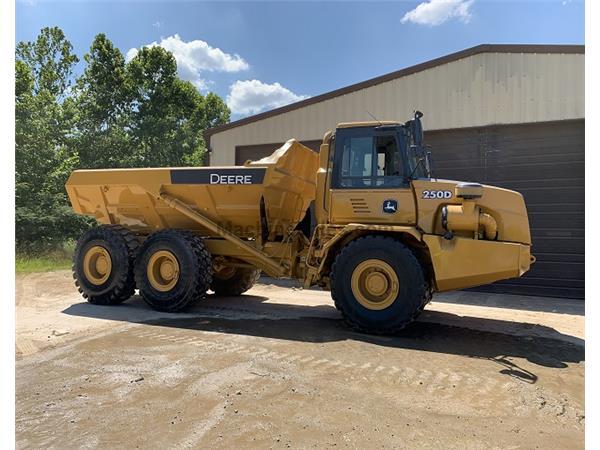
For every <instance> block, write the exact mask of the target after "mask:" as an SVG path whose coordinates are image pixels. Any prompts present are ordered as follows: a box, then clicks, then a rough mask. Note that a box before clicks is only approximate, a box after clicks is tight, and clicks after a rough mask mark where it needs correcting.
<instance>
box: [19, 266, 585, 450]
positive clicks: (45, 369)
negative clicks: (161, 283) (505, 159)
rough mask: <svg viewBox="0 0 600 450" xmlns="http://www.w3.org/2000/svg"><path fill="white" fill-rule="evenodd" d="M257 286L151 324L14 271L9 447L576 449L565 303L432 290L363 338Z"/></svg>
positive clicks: (580, 358) (574, 362) (572, 327)
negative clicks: (427, 298) (411, 315)
mask: <svg viewBox="0 0 600 450" xmlns="http://www.w3.org/2000/svg"><path fill="white" fill-rule="evenodd" d="M269 283H271V282H270V281H269V280H262V284H258V285H257V286H256V287H254V288H253V289H252V290H251V291H249V292H248V294H247V295H244V296H242V297H239V298H215V297H212V296H210V297H209V298H208V299H206V300H205V301H204V302H202V303H201V304H198V305H197V306H195V307H194V308H192V310H191V311H189V312H188V313H186V314H165V313H158V312H155V311H151V310H150V309H149V308H148V307H146V306H145V304H144V303H143V301H141V299H139V298H138V297H134V298H133V299H131V300H129V301H128V302H126V303H125V304H123V305H120V306H117V307H100V306H94V305H90V304H87V303H85V302H83V301H82V300H81V299H80V298H79V297H78V294H77V292H76V290H75V288H74V287H73V284H72V279H71V276H70V273H68V272H66V271H61V272H52V273H45V274H30V275H25V276H18V277H17V298H16V302H17V348H16V353H17V367H16V372H17V374H16V375H17V386H16V390H17V396H16V409H17V419H16V438H17V446H18V448H58V449H67V448H81V447H86V448H124V447H127V448H166V447H168V448H171V447H173V448H179V447H186V448H187V447H203V448H207V447H208V448H232V447H237V448H249V447H253V448H256V447H259V448H265V447H266V448H290V447H292V448H312V447H315V448H316V447H318V448H322V447H344V448H346V447H348V448H361V449H362V448H388V447H393V448H414V447H417V446H418V447H422V448H440V447H442V448H460V449H465V448H486V449H487V448H517V447H518V448H583V440H584V366H585V348H584V340H583V338H584V335H583V319H584V317H583V304H582V302H580V303H578V302H572V301H568V300H555V299H539V298H537V299H536V298H520V297H516V296H512V297H511V296H492V295H490V294H480V293H472V292H465V293H453V294H447V295H440V296H436V297H434V302H432V304H431V305H429V306H428V307H427V309H426V311H425V313H424V314H423V315H422V316H421V318H420V319H419V320H418V321H417V322H415V323H414V324H413V325H411V326H410V327H409V328H408V329H407V330H406V331H405V332H404V333H403V334H402V335H401V336H397V337H374V336H368V335H364V334H359V333H355V332H353V331H351V330H349V329H348V328H346V326H345V325H344V323H343V322H342V321H341V319H340V316H339V314H338V312H337V311H336V310H335V308H334V307H333V304H332V302H331V299H330V297H329V294H328V293H327V292H322V291H319V290H302V289H298V288H295V287H293V286H291V285H288V284H285V283H277V284H272V283H271V284H269ZM502 306H509V308H506V307H502Z"/></svg>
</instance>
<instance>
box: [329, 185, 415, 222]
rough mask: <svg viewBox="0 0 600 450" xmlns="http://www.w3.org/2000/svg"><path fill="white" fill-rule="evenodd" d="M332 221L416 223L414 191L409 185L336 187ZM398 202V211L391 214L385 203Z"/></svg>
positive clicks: (331, 211)
mask: <svg viewBox="0 0 600 450" xmlns="http://www.w3.org/2000/svg"><path fill="white" fill-rule="evenodd" d="M330 195H331V200H330V208H329V223H331V224H334V225H337V224H347V223H364V224H379V225H414V224H415V223H416V220H417V215H416V211H415V199H414V195H413V191H412V189H410V188H407V189H371V190H369V189H334V190H332V191H331V194H330ZM388 199H394V200H396V201H397V202H398V211H397V212H396V213H394V214H387V213H385V212H384V211H383V203H384V202H385V201H386V200H388Z"/></svg>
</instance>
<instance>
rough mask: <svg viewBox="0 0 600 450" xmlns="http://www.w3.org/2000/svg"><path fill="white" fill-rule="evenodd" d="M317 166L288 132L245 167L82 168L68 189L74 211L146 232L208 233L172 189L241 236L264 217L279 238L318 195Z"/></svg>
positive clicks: (252, 233)
mask: <svg viewBox="0 0 600 450" xmlns="http://www.w3.org/2000/svg"><path fill="white" fill-rule="evenodd" d="M317 167H318V154H317V153H315V152H314V151H313V150H311V149H310V148H308V147H306V146H304V145H302V144H300V143H299V142H297V141H296V140H294V139H291V140H289V141H287V142H286V143H285V144H284V145H283V146H281V147H280V148H279V149H277V150H275V151H274V152H273V154H272V155H270V156H269V157H267V158H263V159H261V160H259V161H254V162H248V163H246V164H245V165H244V166H235V167H201V168H190V167H181V168H150V169H146V168H144V169H108V170H77V171H75V172H73V173H72V174H71V176H70V177H69V180H68V181H67V183H66V189H67V193H68V195H69V199H70V201H71V204H72V205H73V209H74V210H75V212H77V213H80V214H85V215H89V216H92V217H95V218H96V220H98V221H99V222H101V223H105V224H121V225H124V226H126V227H127V228H129V229H131V230H134V231H137V232H141V233H149V232H152V231H155V230H159V229H164V228H183V229H190V230H196V231H198V232H200V233H201V234H203V235H207V236H210V235H211V232H210V231H209V230H203V229H202V227H201V226H200V225H199V224H198V223H197V222H195V221H193V220H191V219H190V218H188V217H186V216H185V215H183V214H181V213H180V212H178V211H177V210H175V209H173V208H171V207H170V206H169V205H168V204H167V203H166V202H165V201H164V200H163V199H161V197H160V195H161V194H167V195H169V196H170V197H174V198H176V199H178V200H180V201H182V202H183V203H185V204H186V205H187V206H189V207H190V208H192V209H193V210H195V211H198V212H201V213H202V214H203V215H205V216H206V217H208V218H210V219H211V220H213V221H214V222H216V223H217V224H219V225H220V226H221V227H223V228H226V229H228V230H229V231H231V232H233V233H235V234H236V235H237V236H239V237H244V238H256V237H257V236H258V235H259V233H261V230H262V232H263V233H264V230H265V227H264V224H266V225H267V230H268V234H269V235H270V236H271V237H276V236H278V235H285V234H286V232H287V231H289V230H290V229H293V228H294V227H295V226H296V225H297V224H298V222H299V221H300V220H302V218H303V217H304V215H305V213H306V210H307V209H308V207H309V205H310V202H311V201H313V200H314V198H315V189H316V172H317ZM261 205H264V206H261ZM261 218H262V223H263V226H262V227H261ZM265 221H266V222H265Z"/></svg>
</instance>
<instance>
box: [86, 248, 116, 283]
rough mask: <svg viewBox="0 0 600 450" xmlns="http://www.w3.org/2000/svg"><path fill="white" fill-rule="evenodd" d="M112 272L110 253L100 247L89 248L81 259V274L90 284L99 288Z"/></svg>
mask: <svg viewBox="0 0 600 450" xmlns="http://www.w3.org/2000/svg"><path fill="white" fill-rule="evenodd" d="M111 271H112V259H111V257H110V253H108V250H106V249H105V248H104V247H101V246H100V245H94V246H93V247H91V248H90V249H89V250H88V251H87V252H85V255H84V257H83V273H84V275H85V278H86V279H87V280H88V281H89V282H90V283H92V284H94V285H96V286H100V285H102V284H104V283H106V280H108V277H110V273H111Z"/></svg>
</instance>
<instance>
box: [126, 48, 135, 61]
mask: <svg viewBox="0 0 600 450" xmlns="http://www.w3.org/2000/svg"><path fill="white" fill-rule="evenodd" d="M137 54H138V49H137V48H130V49H129V50H127V53H125V61H127V62H129V61H131V60H132V59H133V58H135V57H136V56H137Z"/></svg>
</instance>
